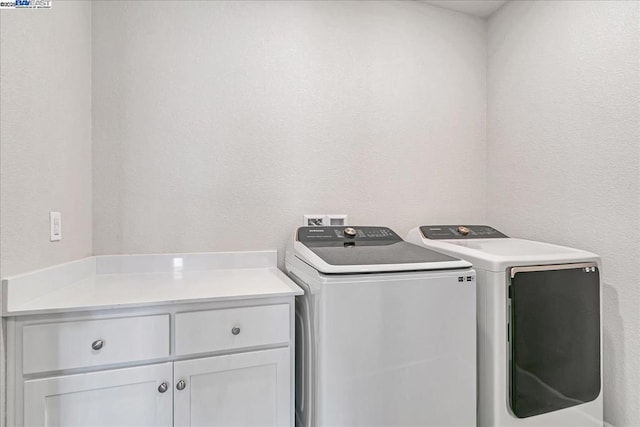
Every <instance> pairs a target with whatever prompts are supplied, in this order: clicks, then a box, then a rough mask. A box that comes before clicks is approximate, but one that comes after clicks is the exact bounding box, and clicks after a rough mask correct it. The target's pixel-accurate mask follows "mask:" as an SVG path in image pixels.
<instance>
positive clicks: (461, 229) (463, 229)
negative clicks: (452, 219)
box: [458, 225, 469, 236]
mask: <svg viewBox="0 0 640 427" xmlns="http://www.w3.org/2000/svg"><path fill="white" fill-rule="evenodd" d="M458 233H460V234H462V235H463V236H466V235H468V234H469V228H467V227H465V226H464V225H461V226H460V227H458Z"/></svg>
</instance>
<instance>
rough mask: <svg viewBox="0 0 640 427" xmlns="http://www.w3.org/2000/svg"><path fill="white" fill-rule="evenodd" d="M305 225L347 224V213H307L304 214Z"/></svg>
mask: <svg viewBox="0 0 640 427" xmlns="http://www.w3.org/2000/svg"><path fill="white" fill-rule="evenodd" d="M302 224H303V225H304V226H305V227H327V226H330V225H333V226H342V225H347V215H345V214H329V215H327V214H314V215H311V214H307V215H305V216H304V222H303V223H302Z"/></svg>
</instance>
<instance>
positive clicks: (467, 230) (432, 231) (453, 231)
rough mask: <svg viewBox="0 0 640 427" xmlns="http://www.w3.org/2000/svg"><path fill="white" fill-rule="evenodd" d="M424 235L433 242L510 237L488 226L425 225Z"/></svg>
mask: <svg viewBox="0 0 640 427" xmlns="http://www.w3.org/2000/svg"><path fill="white" fill-rule="evenodd" d="M420 232H421V233H422V235H423V236H424V237H425V238H427V239H431V240H444V239H459V240H464V239H500V238H506V237H509V236H507V235H505V234H502V233H501V232H499V231H498V230H496V229H495V228H493V227H489V226H488V225H423V226H422V227H420Z"/></svg>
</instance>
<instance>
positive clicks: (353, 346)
mask: <svg viewBox="0 0 640 427" xmlns="http://www.w3.org/2000/svg"><path fill="white" fill-rule="evenodd" d="M285 264H286V270H287V272H288V274H289V276H290V277H291V278H292V279H293V280H294V281H295V282H296V283H297V284H298V285H299V286H300V287H302V288H303V289H304V295H302V296H299V297H297V298H296V324H295V326H296V328H295V340H296V347H295V348H296V396H295V400H296V404H295V406H296V425H297V426H300V427H328V426H331V427H336V426H349V427H355V426H367V427H371V426H434V427H435V426H438V427H442V426H458V427H460V426H475V425H476V380H475V378H476V350H475V348H476V313H475V307H476V305H475V299H476V289H475V288H476V286H475V272H474V271H473V270H472V269H471V264H470V263H469V262H467V261H462V260H460V259H457V258H455V257H452V256H448V255H444V254H442V253H439V252H437V251H433V250H429V249H425V248H422V247H419V246H417V245H414V244H411V243H407V242H405V241H404V240H403V239H402V238H401V237H399V236H398V234H396V233H395V232H394V231H392V230H391V229H389V228H387V227H365V226H363V227H359V226H354V227H346V228H345V227H302V228H299V229H298V230H297V232H296V233H295V235H294V236H293V239H291V241H290V243H289V245H288V249H287V252H286V256H285Z"/></svg>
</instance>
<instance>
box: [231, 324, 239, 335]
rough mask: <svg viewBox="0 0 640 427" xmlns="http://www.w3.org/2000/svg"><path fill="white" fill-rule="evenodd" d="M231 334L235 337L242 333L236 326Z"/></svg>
mask: <svg viewBox="0 0 640 427" xmlns="http://www.w3.org/2000/svg"><path fill="white" fill-rule="evenodd" d="M231 333H232V334H233V335H238V334H239V333H240V327H238V326H234V327H233V329H231Z"/></svg>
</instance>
